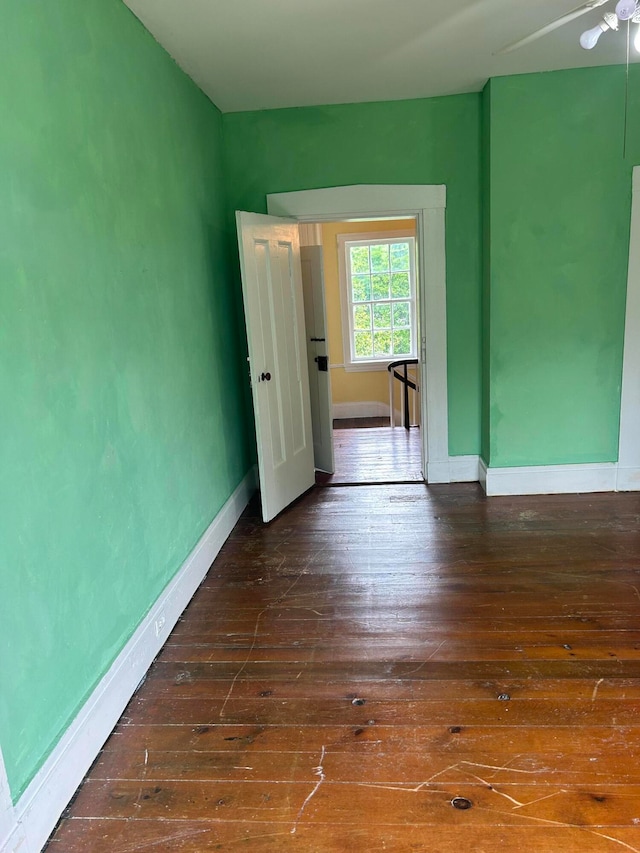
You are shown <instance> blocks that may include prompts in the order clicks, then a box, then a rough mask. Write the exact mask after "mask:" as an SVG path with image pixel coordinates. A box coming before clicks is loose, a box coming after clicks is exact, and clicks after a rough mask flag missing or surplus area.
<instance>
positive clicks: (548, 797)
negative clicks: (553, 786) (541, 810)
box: [513, 788, 567, 812]
mask: <svg viewBox="0 0 640 853" xmlns="http://www.w3.org/2000/svg"><path fill="white" fill-rule="evenodd" d="M566 793H567V792H566V791H565V790H564V788H562V789H561V790H560V791H554V792H553V794H545V796H544V797H538V799H537V800H531V801H530V802H528V803H521V805H519V806H514V807H513V810H514V812H515V811H517V810H518V809H522V808H526V807H527V806H533V805H535V804H536V803H541V802H542V801H543V800H549V799H550V798H551V797H557V796H558V794H566Z"/></svg>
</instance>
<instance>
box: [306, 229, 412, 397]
mask: <svg viewBox="0 0 640 853" xmlns="http://www.w3.org/2000/svg"><path fill="white" fill-rule="evenodd" d="M407 229H410V230H411V231H412V232H413V233H414V234H415V221H414V220H411V219H393V220H384V221H381V220H376V221H375V222H329V223H325V224H323V226H322V248H323V254H324V286H325V300H326V307H327V337H328V343H329V363H330V364H331V365H342V363H343V361H344V353H343V349H342V313H341V308H340V279H339V271H338V243H337V238H338V235H339V234H366V233H369V232H372V233H373V232H375V231H406V230H407ZM331 396H332V401H333V403H360V402H377V403H382V404H384V405H386V406H388V404H389V379H388V373H387V371H386V370H370V371H358V372H352V373H347V371H346V370H345V369H344V368H343V367H332V368H331Z"/></svg>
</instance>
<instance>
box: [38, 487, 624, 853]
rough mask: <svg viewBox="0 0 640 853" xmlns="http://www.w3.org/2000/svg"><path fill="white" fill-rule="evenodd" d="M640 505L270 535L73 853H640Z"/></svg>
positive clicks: (371, 504)
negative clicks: (238, 852)
mask: <svg viewBox="0 0 640 853" xmlns="http://www.w3.org/2000/svg"><path fill="white" fill-rule="evenodd" d="M639 522H640V495H638V494H633V495H632V494H629V495H614V494H605V495H583V496H550V497H532V498H491V499H489V500H487V499H486V498H484V497H483V496H482V494H481V491H480V489H479V487H477V486H476V485H458V486H434V487H427V486H425V485H419V484H415V485H397V486H364V487H360V488H336V489H326V488H317V489H315V490H314V491H313V492H311V493H309V494H308V495H307V496H305V497H304V498H303V499H302V500H300V501H299V502H297V503H296V505H295V506H293V507H291V508H290V509H289V510H288V511H286V512H284V513H283V514H282V515H281V516H280V517H279V518H277V519H276V520H275V521H274V522H272V523H271V524H269V525H263V524H261V522H260V521H259V516H258V506H257V503H255V502H254V503H253V504H252V505H251V506H250V507H249V509H248V510H247V511H246V512H245V514H244V516H243V517H242V519H241V520H240V522H239V524H238V525H237V527H236V530H235V531H234V533H233V534H232V536H231V537H230V539H229V540H228V542H227V543H226V545H225V546H224V548H223V549H222V551H221V553H220V555H219V557H218V559H217V560H216V562H215V563H214V565H213V566H212V568H211V570H210V572H209V575H208V577H207V579H206V580H205V582H204V583H203V585H202V587H201V588H200V590H199V591H198V593H197V594H196V596H195V598H194V599H193V602H192V603H191V605H190V606H189V608H188V609H187V611H186V612H185V614H184V616H183V618H182V619H181V620H180V621H179V623H178V625H177V626H176V629H175V630H174V632H173V633H172V634H171V636H170V638H169V640H168V642H167V644H166V646H165V648H164V650H163V651H162V653H161V655H160V657H159V658H158V660H157V661H156V662H155V664H154V665H153V667H152V669H151V671H150V673H149V676H148V678H147V680H146V682H145V684H144V685H143V686H142V687H141V689H140V690H139V692H138V693H137V694H136V696H135V697H134V698H133V699H132V701H131V702H130V704H129V707H128V708H127V710H126V712H125V714H124V716H123V718H122V720H121V722H120V724H119V725H118V727H117V729H116V731H115V732H114V734H113V735H112V736H111V738H110V739H109V741H108V742H107V744H106V745H105V747H104V749H103V751H102V753H101V755H100V757H99V759H98V760H97V762H96V763H95V765H94V767H93V769H92V770H91V772H90V774H89V776H88V778H87V779H86V781H85V783H84V784H83V786H82V788H81V790H80V791H79V793H78V796H77V798H76V799H75V802H74V803H73V804H72V806H71V807H70V809H69V810H68V812H67V813H66V815H65V817H64V819H63V820H62V822H61V824H60V826H59V828H58V830H57V832H56V833H55V836H54V837H53V839H52V841H51V842H50V845H49V853H107V851H109V853H114V851H115V853H134V852H135V851H181V853H205V852H206V853H208V851H219V850H221V851H225V850H229V851H236V850H248V851H252V853H254V851H257V853H260V851H269V852H271V851H274V852H275V853H277V851H286V850H298V851H312V853H315V851H319V853H320V852H321V853H324V851H327V853H343V851H348V852H349V853H350V851H355V850H361V851H382V850H386V851H390V853H410V851H411V853H415V851H424V853H460V851H461V850H464V851H469V853H495V851H502V850H508V851H511V850H516V851H523V853H525V851H526V853H529V852H531V853H561V851H562V853H593V851H598V853H609V851H611V853H622V852H623V851H636V853H638V851H640V533H639Z"/></svg>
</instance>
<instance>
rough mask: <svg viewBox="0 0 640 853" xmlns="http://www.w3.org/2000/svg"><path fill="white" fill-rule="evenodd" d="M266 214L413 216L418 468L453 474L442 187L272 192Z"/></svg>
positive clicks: (433, 476) (438, 479)
mask: <svg viewBox="0 0 640 853" xmlns="http://www.w3.org/2000/svg"><path fill="white" fill-rule="evenodd" d="M267 209H268V211H269V213H270V214H274V215H276V216H286V217H292V218H294V219H297V220H298V222H301V223H309V222H330V221H338V220H346V219H354V218H358V217H386V218H394V217H398V216H415V217H416V221H417V242H418V254H419V257H420V261H421V263H420V268H419V280H418V287H419V289H420V311H421V317H420V336H421V338H420V348H419V349H420V351H419V356H418V358H419V368H420V388H421V389H422V393H421V396H420V407H421V413H420V415H421V417H420V420H421V424H422V426H421V430H420V433H421V455H422V471H423V472H424V474H425V479H426V481H427V482H428V483H449V482H451V479H452V471H451V462H450V458H449V440H448V394H447V308H446V263H445V209H446V188H445V187H444V186H443V185H432V184H420V185H415V184H360V185H353V186H342V187H329V188H325V189H318V190H302V191H297V192H288V193H273V194H270V195H268V196H267Z"/></svg>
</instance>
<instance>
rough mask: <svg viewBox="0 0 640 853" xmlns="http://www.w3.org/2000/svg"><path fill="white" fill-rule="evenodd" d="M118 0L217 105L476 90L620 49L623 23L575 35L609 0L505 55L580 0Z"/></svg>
mask: <svg viewBox="0 0 640 853" xmlns="http://www.w3.org/2000/svg"><path fill="white" fill-rule="evenodd" d="M124 1H125V2H126V4H127V5H128V6H129V8H130V9H131V10H132V11H133V12H134V14H135V15H137V16H138V18H140V20H141V21H142V22H143V24H144V25H145V26H146V27H147V29H148V30H150V31H151V33H153V35H154V36H155V37H156V39H157V40H158V41H159V42H160V44H162V45H163V46H164V47H165V48H166V50H167V51H168V52H169V53H170V54H171V56H173V57H174V59H175V60H176V61H177V62H178V64H179V65H180V66H181V67H182V68H183V69H184V70H185V71H186V72H187V74H189V76H190V77H192V78H193V79H194V80H195V82H196V83H197V84H198V85H199V86H200V87H201V88H202V89H203V90H204V91H205V92H206V93H207V95H209V97H210V98H211V100H212V101H213V102H214V103H215V104H216V105H217V106H218V107H219V108H220V109H221V110H222V111H223V112H235V111H238V110H256V109H271V108H275V107H296V106H311V105H318V104H336V103H355V102H359V101H384V100H400V99H404V98H426V97H433V96H436V95H449V94H454V93H460V92H473V91H478V90H479V89H481V88H482V87H483V86H484V84H485V82H486V81H487V79H488V78H489V77H496V76H502V75H504V74H519V73H527V72H531V71H549V70H553V69H560V68H574V67H577V66H583V65H607V64H615V63H623V62H624V61H625V55H626V38H625V34H624V33H623V32H622V31H619V32H617V33H613V32H607V33H605V34H604V35H603V36H602V38H601V40H600V43H599V44H598V45H597V46H596V48H595V49H594V50H592V51H586V50H583V49H582V48H581V47H580V46H579V44H578V37H579V35H580V33H581V32H582V31H583V30H585V29H587V28H589V27H592V26H594V25H595V24H597V23H598V21H599V20H600V19H601V17H602V12H603V11H607V10H609V11H612V10H613V5H614V0H611V2H609V3H608V4H607V6H605V7H604V9H594V10H591V11H590V12H588V13H587V14H585V15H584V16H582V17H581V18H578V19H577V20H575V21H572V22H570V23H568V24H566V25H565V26H563V27H561V28H560V29H559V30H556V31H555V32H553V33H551V34H549V35H547V36H545V37H544V38H541V39H539V40H538V41H536V42H534V43H532V44H530V45H527V46H525V47H522V48H520V49H519V50H517V51H514V52H513V53H509V54H506V55H504V56H494V53H495V51H497V50H499V49H500V48H501V47H503V46H504V45H506V44H508V43H510V42H513V41H515V40H516V39H519V38H521V37H523V36H526V35H527V34H528V33H530V32H532V31H533V30H536V29H538V28H539V27H542V26H544V25H545V24H547V23H549V21H551V20H553V19H555V18H557V17H559V16H560V15H562V14H564V13H565V12H567V11H569V10H570V9H572V8H574V7H575V6H576V5H577V2H578V0H528V2H524V0H455V2H453V0H124ZM624 26H625V27H626V25H624ZM632 50H633V48H632Z"/></svg>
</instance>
